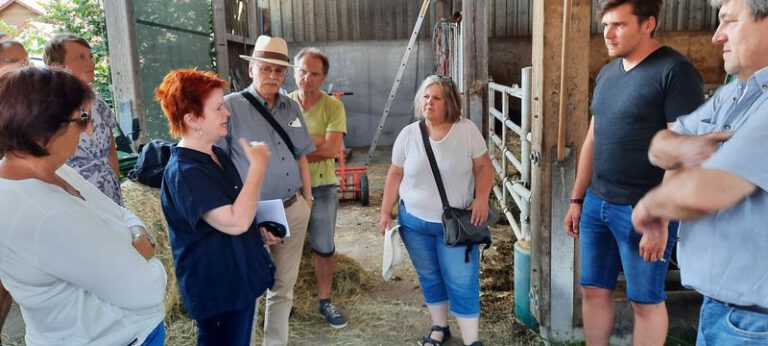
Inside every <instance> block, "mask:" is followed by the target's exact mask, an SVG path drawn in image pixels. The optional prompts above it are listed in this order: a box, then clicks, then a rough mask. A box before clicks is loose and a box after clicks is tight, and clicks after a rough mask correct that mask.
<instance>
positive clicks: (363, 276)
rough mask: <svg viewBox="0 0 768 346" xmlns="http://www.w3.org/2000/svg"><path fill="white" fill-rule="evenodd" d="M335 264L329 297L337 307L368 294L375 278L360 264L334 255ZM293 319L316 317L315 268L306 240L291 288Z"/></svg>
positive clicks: (352, 302) (345, 257) (317, 316)
mask: <svg viewBox="0 0 768 346" xmlns="http://www.w3.org/2000/svg"><path fill="white" fill-rule="evenodd" d="M334 259H335V261H336V263H335V265H334V267H333V269H334V274H333V287H332V290H331V298H332V300H333V302H334V304H335V305H336V306H338V307H340V308H343V307H344V306H348V305H351V304H354V302H355V301H356V300H357V298H359V297H360V295H361V294H362V293H364V292H367V291H370V290H371V289H372V288H373V287H374V285H375V284H376V282H378V281H381V280H377V278H376V276H375V275H374V274H373V273H371V272H369V271H366V270H365V269H364V268H363V267H362V266H361V265H360V263H358V262H357V261H355V260H353V259H352V258H349V257H347V256H345V255H342V254H339V253H336V254H334ZM293 292H294V296H293V317H296V318H300V319H303V318H320V317H319V316H320V315H319V314H318V311H317V309H318V304H319V303H318V298H317V282H316V281H315V266H314V263H313V261H312V250H311V249H310V247H309V237H307V242H305V244H304V251H303V253H302V256H301V266H300V267H299V278H298V279H297V280H296V286H294V289H293Z"/></svg>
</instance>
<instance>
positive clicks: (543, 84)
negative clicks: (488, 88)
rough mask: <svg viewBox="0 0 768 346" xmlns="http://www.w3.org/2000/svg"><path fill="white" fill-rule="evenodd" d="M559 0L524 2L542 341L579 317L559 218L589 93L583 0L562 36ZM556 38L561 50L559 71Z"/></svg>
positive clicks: (534, 280)
mask: <svg viewBox="0 0 768 346" xmlns="http://www.w3.org/2000/svg"><path fill="white" fill-rule="evenodd" d="M564 2H565V3H567V2H569V1H567V0H566V1H564V0H540V1H532V2H531V4H532V6H533V25H532V36H533V37H532V54H533V56H532V62H533V90H532V94H533V96H532V97H533V100H532V112H533V119H532V125H533V126H532V158H533V162H532V163H533V164H532V176H531V179H532V184H531V185H532V186H531V190H532V191H531V192H532V201H531V205H532V207H531V236H532V245H531V246H532V248H531V292H532V298H533V299H532V300H531V310H532V311H533V314H534V316H535V317H536V319H537V320H538V321H539V324H540V326H541V332H542V336H544V337H545V338H546V339H548V340H553V341H559V340H571V339H573V338H574V326H575V325H577V324H579V320H580V313H579V309H580V299H579V295H578V290H577V284H576V282H577V281H576V255H575V254H576V243H575V242H574V240H573V239H571V238H569V237H567V236H566V235H565V232H564V229H563V226H562V220H563V218H564V216H565V211H567V208H568V203H569V197H570V192H571V188H572V186H573V182H574V178H575V177H574V175H575V173H574V172H575V167H576V159H575V158H577V157H578V152H577V150H578V148H579V147H580V146H581V143H582V142H583V140H584V137H585V135H586V132H587V128H588V122H589V120H588V119H589V116H588V102H589V100H588V98H589V90H588V88H589V36H590V8H591V1H590V0H573V1H572V4H571V6H572V7H571V17H570V26H569V29H568V30H567V35H563V22H564V20H563V19H564V18H563V13H564V8H565V4H564ZM563 37H566V40H567V42H568V48H567V50H566V52H565V54H564V55H563V56H564V57H565V59H567V60H566V61H567V63H566V64H563V66H565V71H561V61H562V60H561V53H562V47H563V45H562V42H563ZM563 72H565V73H566V74H567V78H566V79H565V83H567V85H566V88H565V89H564V90H565V92H566V93H567V95H566V97H565V100H567V101H566V102H567V104H566V105H565V106H566V109H565V111H566V112H565V117H564V121H565V124H564V125H565V126H564V127H565V129H566V131H565V133H564V135H565V143H566V146H567V148H568V150H566V151H567V155H566V158H565V160H564V161H562V162H557V158H556V146H557V142H558V127H559V122H558V110H559V103H560V101H559V96H560V95H559V93H560V92H559V90H560V78H561V73H563Z"/></svg>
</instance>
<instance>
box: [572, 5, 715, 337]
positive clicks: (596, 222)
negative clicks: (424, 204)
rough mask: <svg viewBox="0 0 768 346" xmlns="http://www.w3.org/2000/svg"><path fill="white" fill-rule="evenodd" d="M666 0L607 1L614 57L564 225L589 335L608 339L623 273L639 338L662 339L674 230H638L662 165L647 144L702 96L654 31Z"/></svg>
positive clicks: (693, 74) (600, 81) (599, 87)
mask: <svg viewBox="0 0 768 346" xmlns="http://www.w3.org/2000/svg"><path fill="white" fill-rule="evenodd" d="M660 8H661V0H642V1H640V0H638V1H621V0H602V1H600V2H599V9H600V10H599V12H598V13H599V18H600V20H601V22H602V25H603V27H604V29H603V30H604V32H603V35H604V38H605V44H606V47H607V48H608V54H609V55H610V56H611V57H615V59H614V60H612V61H611V62H610V63H608V64H606V65H605V66H604V67H603V68H602V69H601V70H600V74H599V75H598V76H597V78H596V81H595V90H594V96H593V98H592V102H591V104H590V112H591V113H592V114H593V117H592V120H591V123H590V126H589V130H588V132H587V136H586V137H585V139H584V143H583V145H582V147H581V150H580V155H579V163H578V171H577V173H576V181H575V183H574V186H573V191H572V194H571V200H570V205H569V207H568V212H567V213H566V216H565V219H564V221H563V225H564V226H565V230H566V233H567V234H568V235H570V236H573V237H576V236H578V241H579V274H578V275H579V286H580V290H581V293H582V298H583V299H582V316H583V319H584V337H585V339H586V341H587V344H589V345H608V343H609V340H610V336H611V331H612V327H613V317H614V312H613V308H614V296H613V291H614V290H615V289H616V287H617V278H618V275H619V270H620V269H621V270H623V272H624V277H625V278H626V285H625V294H626V297H627V299H628V300H629V301H630V302H631V306H632V312H633V317H634V320H633V322H634V326H633V334H632V339H633V342H635V343H636V344H648V345H658V344H663V343H664V340H665V338H666V335H667V326H668V318H667V310H666V303H665V300H666V295H665V293H664V278H665V277H666V273H667V268H668V263H669V262H668V261H667V259H669V257H670V255H671V253H672V247H673V246H674V243H675V239H676V236H675V234H674V232H675V231H676V230H677V224H676V223H670V228H671V229H672V233H671V234H670V235H669V236H667V233H663V234H659V235H658V236H655V234H653V235H649V236H645V237H641V236H640V235H638V234H637V233H636V232H635V231H634V230H633V229H632V220H631V216H632V206H633V205H634V204H635V203H637V201H638V200H639V199H640V198H641V197H642V196H643V195H644V194H645V193H646V192H648V190H650V189H652V188H653V187H654V186H656V185H658V184H659V183H660V182H661V180H662V178H663V176H664V170H662V169H659V168H658V167H654V166H653V165H651V163H650V162H648V154H647V152H648V146H649V144H650V142H651V139H652V138H653V136H654V135H655V134H656V132H658V131H659V130H661V129H664V128H667V125H668V124H671V123H672V122H674V121H675V119H677V117H678V116H681V115H683V114H687V113H690V112H691V111H693V110H695V109H696V107H698V106H699V105H701V103H703V102H704V92H703V89H702V82H701V76H700V75H699V73H698V71H696V68H695V67H694V66H693V65H692V64H691V62H690V61H688V59H687V58H685V57H684V56H683V55H682V54H680V53H678V52H676V51H675V50H673V49H672V48H669V47H665V46H663V45H661V43H660V42H658V41H657V40H655V39H654V38H653V31H654V30H655V28H656V23H657V20H656V19H657V18H658V15H659V11H660Z"/></svg>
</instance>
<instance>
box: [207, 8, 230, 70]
mask: <svg viewBox="0 0 768 346" xmlns="http://www.w3.org/2000/svg"><path fill="white" fill-rule="evenodd" d="M211 6H213V38H214V42H215V43H216V73H218V74H219V76H220V77H221V78H223V79H224V80H227V81H229V82H232V81H231V79H230V76H229V49H228V47H227V34H228V33H227V13H226V6H225V4H224V0H213V1H212V2H211Z"/></svg>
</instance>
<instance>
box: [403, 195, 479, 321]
mask: <svg viewBox="0 0 768 346" xmlns="http://www.w3.org/2000/svg"><path fill="white" fill-rule="evenodd" d="M397 222H398V224H399V225H400V238H401V239H402V240H403V244H405V248H406V249H407V250H408V255H409V256H410V257H411V261H412V262H413V266H414V268H416V273H417V274H418V275H419V283H420V284H421V292H422V293H423V294H424V301H425V302H426V303H427V304H428V305H440V304H445V303H446V302H447V303H448V304H449V310H450V312H451V313H452V314H453V315H454V316H456V317H461V318H475V317H479V316H480V248H479V246H477V245H475V246H474V247H473V249H472V253H471V254H470V256H469V262H468V263H467V262H464V251H465V250H466V248H465V247H463V246H459V247H450V246H447V245H445V243H444V242H443V225H442V224H441V223H437V222H427V221H424V220H421V219H419V218H418V217H415V216H413V215H411V214H408V211H406V210H405V205H404V204H403V202H400V208H399V210H398V213H397Z"/></svg>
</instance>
